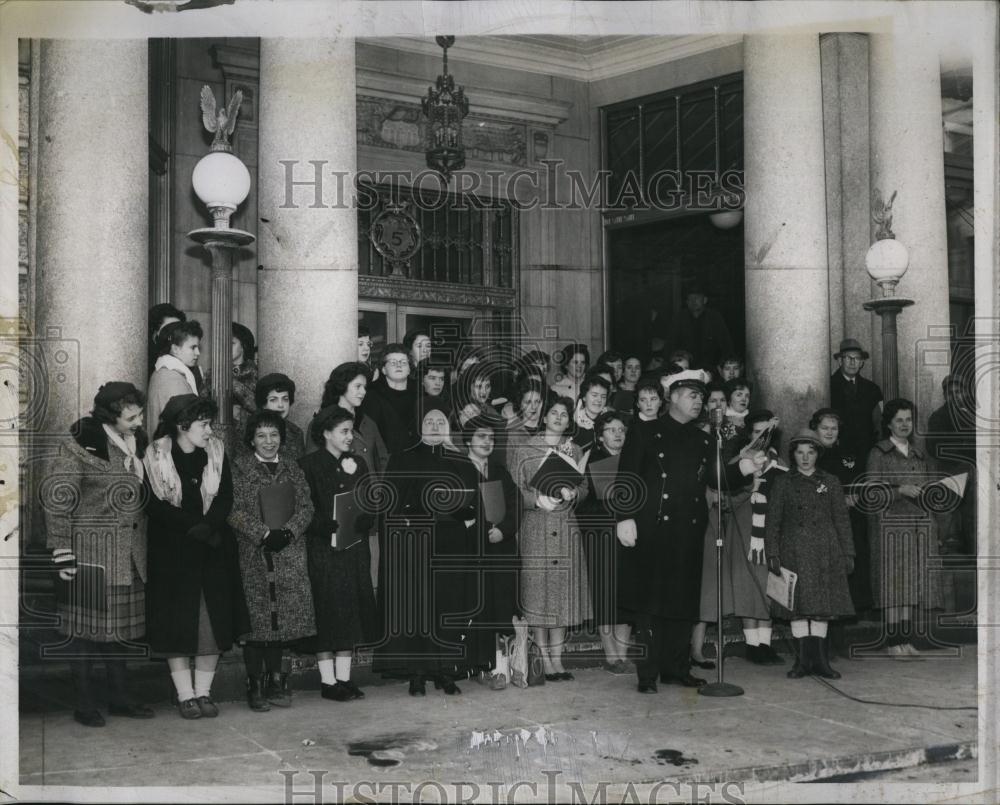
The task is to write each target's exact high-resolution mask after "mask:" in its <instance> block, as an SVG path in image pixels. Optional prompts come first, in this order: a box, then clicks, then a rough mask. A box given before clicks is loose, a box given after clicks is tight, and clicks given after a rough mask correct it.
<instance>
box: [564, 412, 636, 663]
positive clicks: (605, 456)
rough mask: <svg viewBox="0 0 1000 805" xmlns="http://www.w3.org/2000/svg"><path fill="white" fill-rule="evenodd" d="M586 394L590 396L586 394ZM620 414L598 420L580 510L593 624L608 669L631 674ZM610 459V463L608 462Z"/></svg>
mask: <svg viewBox="0 0 1000 805" xmlns="http://www.w3.org/2000/svg"><path fill="white" fill-rule="evenodd" d="M585 396H586V395H585ZM625 433H626V427H625V423H624V421H623V420H622V415H621V414H619V413H618V412H616V411H606V412H605V413H603V414H600V415H599V416H598V417H597V419H596V420H595V421H594V435H595V437H596V442H595V444H594V447H593V448H592V449H591V451H590V455H589V456H588V458H587V471H586V475H585V477H586V483H587V490H588V494H587V499H586V500H585V501H584V502H583V503H582V504H581V505H579V506H577V509H576V519H577V522H578V523H579V525H580V531H581V533H582V534H583V540H584V541H583V547H584V552H585V554H586V556H587V570H588V575H587V580H588V582H589V584H590V598H591V603H592V605H593V609H594V624H595V625H596V626H597V628H598V631H599V632H600V635H601V644H602V645H603V648H604V670H606V671H610V672H611V673H612V674H628V673H631V672H632V671H633V670H634V669H633V668H630V667H629V664H628V660H627V658H626V654H627V652H628V645H629V632H630V631H631V627H630V626H629V623H628V620H629V616H628V615H626V614H625V613H623V612H619V608H618V583H619V567H620V565H621V563H622V562H627V561H628V557H626V556H625V553H626V550H625V548H624V547H623V546H622V545H621V543H620V542H618V540H617V538H616V537H615V514H614V501H613V493H614V487H613V486H611V485H610V484H611V483H613V482H614V479H615V476H616V475H617V473H618V459H617V457H618V456H619V455H621V452H622V447H624V446H625ZM609 459H611V460H609Z"/></svg>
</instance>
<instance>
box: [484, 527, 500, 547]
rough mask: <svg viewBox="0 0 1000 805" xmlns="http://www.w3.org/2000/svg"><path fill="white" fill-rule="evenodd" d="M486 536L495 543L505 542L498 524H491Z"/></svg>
mask: <svg viewBox="0 0 1000 805" xmlns="http://www.w3.org/2000/svg"><path fill="white" fill-rule="evenodd" d="M486 538H487V539H488V540H489V541H490V542H491V543H493V544H496V543H498V542H503V532H502V531H501V530H500V529H499V528H497V527H496V526H491V527H490V531H489V533H488V534H487V535H486Z"/></svg>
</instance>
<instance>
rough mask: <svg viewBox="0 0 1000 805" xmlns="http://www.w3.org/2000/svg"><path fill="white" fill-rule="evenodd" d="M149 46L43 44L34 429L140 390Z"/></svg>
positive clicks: (57, 429)
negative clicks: (104, 391)
mask: <svg viewBox="0 0 1000 805" xmlns="http://www.w3.org/2000/svg"><path fill="white" fill-rule="evenodd" d="M147 62H148V46H147V43H146V41H145V40H130V39H104V40H100V41H97V40H87V39H74V40H69V39H60V40H53V39H43V40H42V41H41V57H40V70H39V74H38V81H39V83H40V91H39V97H40V99H41V103H40V110H39V111H40V118H39V133H40V135H41V136H40V139H39V143H38V213H37V227H38V230H37V231H38V233H39V236H38V246H37V249H38V251H37V267H38V305H37V312H38V335H39V337H40V339H41V347H40V354H41V355H42V356H44V361H43V363H41V364H38V367H39V371H40V372H43V373H44V377H37V378H33V382H35V381H38V382H43V383H44V390H42V389H41V388H40V387H36V388H35V389H34V390H33V392H32V395H33V398H34V399H35V400H36V402H37V401H39V400H41V399H43V398H42V397H41V395H42V394H44V395H47V398H46V405H45V409H44V411H43V412H40V413H39V419H38V421H39V422H40V425H41V428H42V429H43V431H44V432H46V433H49V434H56V433H59V434H62V433H65V432H66V429H67V428H68V427H69V425H70V423H72V422H73V421H74V420H76V419H77V418H78V417H80V416H82V415H85V414H87V413H88V412H89V411H90V409H91V407H92V404H93V399H94V395H95V394H96V392H97V390H98V388H99V387H100V386H101V384H103V383H106V382H107V381H109V380H124V381H128V382H131V383H134V384H135V385H136V386H138V387H139V388H141V389H145V387H146V380H147V377H146V308H147V303H148V299H149V297H148V286H149V278H148V271H147V263H148V259H149V252H148V240H149V200H148V193H149V181H148V175H149V147H148V135H149V132H148V129H149V114H148V97H147V95H148V88H147V71H148V65H147Z"/></svg>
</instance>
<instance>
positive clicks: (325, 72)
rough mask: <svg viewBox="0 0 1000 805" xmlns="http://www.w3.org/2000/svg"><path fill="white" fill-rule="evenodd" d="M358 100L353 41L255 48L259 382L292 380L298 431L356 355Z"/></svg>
mask: <svg viewBox="0 0 1000 805" xmlns="http://www.w3.org/2000/svg"><path fill="white" fill-rule="evenodd" d="M355 93H356V80H355V65H354V40H353V39H346V38H345V39H267V38H265V39H262V40H261V43H260V94H261V98H262V99H263V102H262V103H261V107H260V112H261V115H260V157H259V171H260V173H259V175H260V201H259V214H260V228H259V231H258V237H259V241H258V254H259V255H260V262H261V266H262V269H261V272H260V275H259V283H260V284H259V290H258V300H257V327H258V330H259V342H260V352H259V363H260V373H261V375H264V374H267V373H268V372H283V373H285V374H287V375H288V376H289V377H291V378H292V380H294V381H295V383H296V386H297V390H296V400H295V405H294V406H293V407H292V412H291V414H290V416H291V418H292V420H293V421H295V422H296V423H297V424H299V425H302V426H303V427H305V426H307V425H308V423H309V421H310V419H311V418H312V415H313V414H314V413H315V412H316V411H317V410H318V408H319V403H320V399H321V397H322V393H323V384H324V383H325V382H326V379H327V377H328V376H329V374H330V370H331V369H333V368H334V367H335V366H336V365H337V364H339V363H342V362H344V361H347V360H355V359H356V356H357V325H358V320H357V311H358V243H357V237H358V231H357V210H356V209H355V208H354V206H353V202H352V200H351V198H350V196H349V194H351V188H352V187H353V181H354V174H355V170H356V165H357V149H356V140H357V131H356V123H355ZM338 173H339V174H340V176H341V177H342V178H340V179H338V177H337V174H338ZM291 182H307V183H312V184H305V185H302V184H299V185H293V184H291Z"/></svg>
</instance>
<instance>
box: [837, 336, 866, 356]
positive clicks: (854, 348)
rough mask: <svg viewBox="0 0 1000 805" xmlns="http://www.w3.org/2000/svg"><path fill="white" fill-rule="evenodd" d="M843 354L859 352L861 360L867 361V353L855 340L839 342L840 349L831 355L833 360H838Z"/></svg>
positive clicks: (847, 339) (849, 339) (846, 339)
mask: <svg viewBox="0 0 1000 805" xmlns="http://www.w3.org/2000/svg"><path fill="white" fill-rule="evenodd" d="M845 352H860V353H861V360H863V361H866V360H868V352H867V351H866V350H865V349H864V348H863V347H862V346H861V342H859V341H858V340H857V339H856V338H845V339H844V340H843V341H841V342H840V349H839V350H838V351H837V352H835V353H834V354H833V357H834V359H835V360H840V358H841V356H842V355H843V354H844V353H845Z"/></svg>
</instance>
